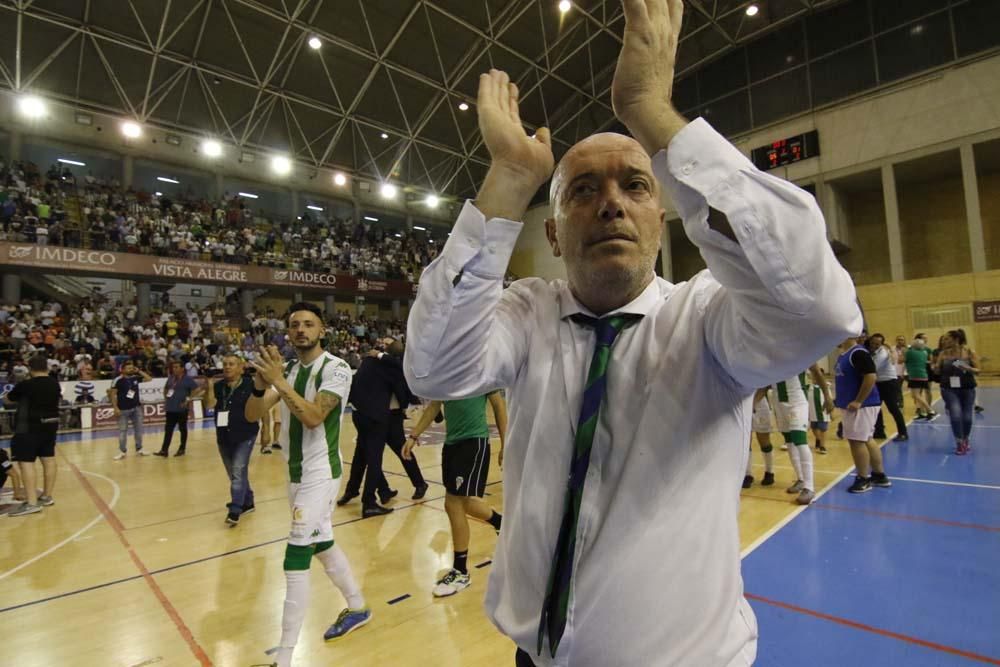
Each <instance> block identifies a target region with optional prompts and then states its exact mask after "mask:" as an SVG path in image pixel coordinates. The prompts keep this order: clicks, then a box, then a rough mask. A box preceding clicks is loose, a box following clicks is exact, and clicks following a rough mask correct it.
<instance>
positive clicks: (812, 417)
mask: <svg viewBox="0 0 1000 667" xmlns="http://www.w3.org/2000/svg"><path fill="white" fill-rule="evenodd" d="M807 396H808V397H809V423H810V424H812V423H813V422H830V421H832V420H833V415H831V414H830V413H829V412H827V411H826V410H825V409H823V390H822V389H820V387H819V386H818V385H815V384H811V385H809V390H808V393H807Z"/></svg>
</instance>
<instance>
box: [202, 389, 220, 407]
mask: <svg viewBox="0 0 1000 667" xmlns="http://www.w3.org/2000/svg"><path fill="white" fill-rule="evenodd" d="M216 403H218V400H217V399H216V398H215V392H214V391H209V392H206V393H205V407H206V408H208V409H209V410H211V409H213V408H214V407H215V404H216Z"/></svg>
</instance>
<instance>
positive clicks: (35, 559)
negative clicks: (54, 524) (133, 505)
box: [0, 470, 121, 580]
mask: <svg viewBox="0 0 1000 667" xmlns="http://www.w3.org/2000/svg"><path fill="white" fill-rule="evenodd" d="M80 472H82V473H83V474H84V475H92V476H93V477H99V478H100V479H103V480H104V481H105V482H107V483H109V484H110V485H111V486H112V487H114V494H113V495H112V496H111V502H109V503H108V507H109V508H113V507H114V506H115V504H116V503H117V502H118V496H120V495H121V488H120V487H119V486H118V484H117V483H116V482H115V481H114V480H113V479H110V478H108V477H105V476H104V475H98V474H97V473H96V472H87V471H86V470H81V471H80ZM46 511H51V510H46ZM103 518H104V515H103V514H98V515H97V516H95V517H94V518H93V519H91V521H90V523H88V524H87V525H86V526H84V527H83V528H81V529H80V530H78V531H76V532H75V533H73V534H72V535H70V536H69V537H67V538H66V539H65V540H63V541H62V542H60V543H59V544H55V545H53V546H51V547H49V548H48V549H46V550H45V551H43V552H42V553H40V554H38V555H37V556H33V557H32V558H29V559H28V560H26V561H24V562H23V563H21V564H20V565H18V566H17V567H14V568H12V569H10V570H7V571H6V572H4V573H2V574H0V580H3V579H5V578H6V577H9V576H10V575H12V574H14V573H15V572H18V571H19V570H23V569H24V568H26V567H28V566H29V565H31V564H32V563H36V562H38V561H40V560H41V559H43V558H45V557H46V556H48V555H49V554H51V553H52V552H54V551H56V550H57V549H59V548H61V547H63V546H65V545H66V544H68V543H69V542H72V541H73V540H75V539H76V538H77V537H79V536H80V535H82V534H83V533H85V532H87V531H88V530H90V529H91V528H93V527H94V524H96V523H97V522H98V521H100V520H101V519H103ZM12 520H14V521H16V520H17V517H14V518H11V517H8V518H7V521H12Z"/></svg>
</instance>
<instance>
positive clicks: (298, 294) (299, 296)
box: [292, 292, 305, 303]
mask: <svg viewBox="0 0 1000 667" xmlns="http://www.w3.org/2000/svg"><path fill="white" fill-rule="evenodd" d="M300 301H305V299H304V298H303V297H302V292H292V303H299V302H300Z"/></svg>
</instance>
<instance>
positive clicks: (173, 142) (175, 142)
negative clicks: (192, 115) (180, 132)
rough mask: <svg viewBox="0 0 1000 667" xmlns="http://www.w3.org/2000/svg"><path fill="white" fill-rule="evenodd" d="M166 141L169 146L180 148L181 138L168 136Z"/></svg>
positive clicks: (174, 135) (173, 135)
mask: <svg viewBox="0 0 1000 667" xmlns="http://www.w3.org/2000/svg"><path fill="white" fill-rule="evenodd" d="M166 141H167V143H168V144H170V145H171V146H180V145H181V138H180V137H179V136H177V135H176V134H168V135H167V139H166Z"/></svg>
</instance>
